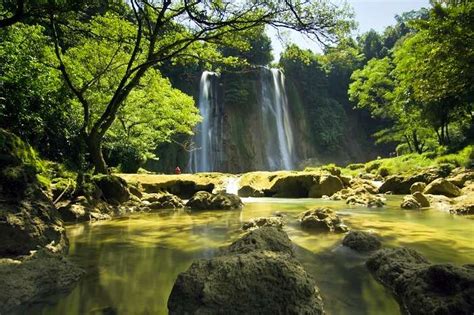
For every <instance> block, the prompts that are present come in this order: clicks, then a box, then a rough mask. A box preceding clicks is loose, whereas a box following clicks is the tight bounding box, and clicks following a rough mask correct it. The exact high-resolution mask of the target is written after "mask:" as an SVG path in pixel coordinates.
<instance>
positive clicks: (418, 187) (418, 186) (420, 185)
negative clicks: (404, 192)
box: [410, 182, 426, 194]
mask: <svg viewBox="0 0 474 315" xmlns="http://www.w3.org/2000/svg"><path fill="white" fill-rule="evenodd" d="M425 188H426V184H425V183H423V182H416V183H413V185H411V187H410V193H412V194H413V193H414V192H417V191H418V192H423V190H425Z"/></svg>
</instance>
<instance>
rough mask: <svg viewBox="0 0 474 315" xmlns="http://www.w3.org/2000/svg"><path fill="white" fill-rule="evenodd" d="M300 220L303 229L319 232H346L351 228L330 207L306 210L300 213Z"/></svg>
mask: <svg viewBox="0 0 474 315" xmlns="http://www.w3.org/2000/svg"><path fill="white" fill-rule="evenodd" d="M300 222H301V227H302V228H303V229H306V230H312V231H318V232H336V233H344V232H347V231H348V230H349V228H348V227H347V226H346V225H345V224H344V223H343V222H342V220H341V219H340V218H339V216H338V215H337V214H336V213H335V212H334V211H333V210H331V209H329V208H318V209H313V210H308V211H305V212H303V213H302V214H300Z"/></svg>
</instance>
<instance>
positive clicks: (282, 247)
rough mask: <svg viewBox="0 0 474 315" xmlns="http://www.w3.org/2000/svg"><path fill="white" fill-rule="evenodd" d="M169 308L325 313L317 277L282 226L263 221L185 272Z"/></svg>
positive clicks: (210, 311)
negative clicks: (301, 260) (305, 265)
mask: <svg viewBox="0 0 474 315" xmlns="http://www.w3.org/2000/svg"><path fill="white" fill-rule="evenodd" d="M168 309H169V313H170V314H224V313H227V314H272V313H275V314H323V313H324V311H323V304H322V300H321V297H320V296H319V293H318V288H317V287H316V285H315V283H314V282H313V280H312V278H311V277H310V276H309V275H308V274H307V273H306V272H305V270H304V269H303V267H302V266H301V264H300V263H299V262H298V261H297V260H296V259H295V257H294V253H293V250H292V244H291V242H290V240H289V238H288V236H287V235H286V233H285V232H283V231H282V230H281V229H278V228H274V227H262V228H259V229H256V230H254V231H251V232H249V233H248V234H246V235H245V236H244V237H242V238H241V239H239V240H237V241H235V242H234V243H232V245H230V246H229V247H228V248H227V249H225V250H223V251H222V253H221V254H220V255H219V256H217V257H214V258H211V259H201V260H197V261H195V262H194V263H193V264H192V265H191V267H189V269H188V270H187V271H185V272H183V273H181V274H180V275H179V276H178V278H177V279H176V282H175V284H174V286H173V290H172V291H171V295H170V298H169V300H168Z"/></svg>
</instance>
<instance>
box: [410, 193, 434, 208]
mask: <svg viewBox="0 0 474 315" xmlns="http://www.w3.org/2000/svg"><path fill="white" fill-rule="evenodd" d="M412 196H413V198H415V200H416V201H417V202H418V203H419V204H420V206H421V207H422V208H427V207H429V206H430V202H429V201H428V198H426V196H425V195H423V194H422V193H421V192H419V191H415V192H414V193H413V194H412Z"/></svg>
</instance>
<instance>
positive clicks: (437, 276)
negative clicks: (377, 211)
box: [367, 248, 474, 315]
mask: <svg viewBox="0 0 474 315" xmlns="http://www.w3.org/2000/svg"><path fill="white" fill-rule="evenodd" d="M367 267H368V268H369V270H370V271H371V272H372V273H373V274H374V276H375V277H376V278H377V280H379V281H380V282H381V283H382V284H383V285H385V286H387V287H388V288H390V289H391V290H393V292H394V293H395V295H396V296H397V297H398V298H399V300H400V302H401V304H402V307H403V309H404V310H405V312H406V313H407V314H416V315H431V314H436V315H451V314H456V315H468V314H469V315H471V314H473V313H474V299H473V296H474V267H473V265H465V266H463V267H457V266H453V265H449V264H430V263H429V261H428V260H427V259H426V258H424V257H423V256H422V255H420V254H419V253H418V252H416V251H414V250H412V249H408V248H396V249H383V250H380V251H378V252H376V253H375V254H374V255H373V256H372V257H371V258H370V259H369V260H368V261H367Z"/></svg>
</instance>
